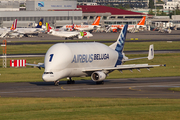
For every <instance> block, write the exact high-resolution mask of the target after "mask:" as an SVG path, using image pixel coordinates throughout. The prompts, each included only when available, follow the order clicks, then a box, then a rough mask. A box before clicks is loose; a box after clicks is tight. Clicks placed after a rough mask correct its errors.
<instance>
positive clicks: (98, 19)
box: [92, 16, 101, 25]
mask: <svg viewBox="0 0 180 120" xmlns="http://www.w3.org/2000/svg"><path fill="white" fill-rule="evenodd" d="M100 18H101V17H100V16H98V17H97V18H96V20H95V21H94V22H93V24H92V25H99V22H100Z"/></svg>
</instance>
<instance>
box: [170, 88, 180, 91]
mask: <svg viewBox="0 0 180 120" xmlns="http://www.w3.org/2000/svg"><path fill="white" fill-rule="evenodd" d="M168 90H171V91H180V88H179V87H176V88H168Z"/></svg>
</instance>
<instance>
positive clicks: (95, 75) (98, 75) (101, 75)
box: [91, 71, 106, 82]
mask: <svg viewBox="0 0 180 120" xmlns="http://www.w3.org/2000/svg"><path fill="white" fill-rule="evenodd" d="M105 78H106V74H105V73H104V72H102V71H96V72H93V73H92V74H91V79H92V80H93V81H95V82H98V81H103V80H104V79H105Z"/></svg>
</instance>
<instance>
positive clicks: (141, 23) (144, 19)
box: [137, 16, 146, 25]
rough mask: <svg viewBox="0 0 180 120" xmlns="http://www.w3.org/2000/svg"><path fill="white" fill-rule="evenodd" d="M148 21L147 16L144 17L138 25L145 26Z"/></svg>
mask: <svg viewBox="0 0 180 120" xmlns="http://www.w3.org/2000/svg"><path fill="white" fill-rule="evenodd" d="M145 21H146V16H144V17H143V18H142V19H141V20H140V21H139V23H138V24H137V25H144V24H145Z"/></svg>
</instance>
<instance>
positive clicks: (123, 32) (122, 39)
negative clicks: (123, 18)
mask: <svg viewBox="0 0 180 120" xmlns="http://www.w3.org/2000/svg"><path fill="white" fill-rule="evenodd" d="M127 28H128V24H126V25H124V27H123V29H122V30H121V33H120V34H119V37H118V39H117V46H116V48H115V50H116V51H117V52H118V53H122V51H123V48H124V42H125V40H126V33H127Z"/></svg>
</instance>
